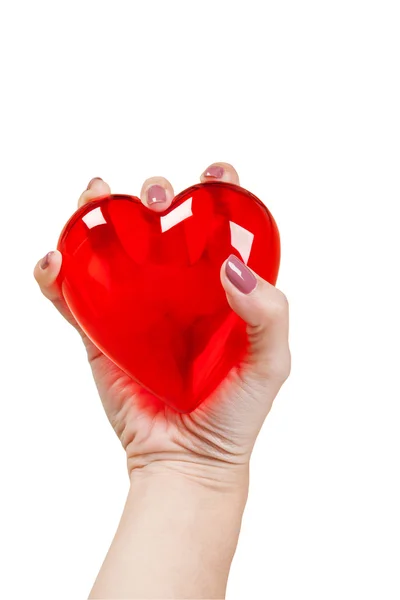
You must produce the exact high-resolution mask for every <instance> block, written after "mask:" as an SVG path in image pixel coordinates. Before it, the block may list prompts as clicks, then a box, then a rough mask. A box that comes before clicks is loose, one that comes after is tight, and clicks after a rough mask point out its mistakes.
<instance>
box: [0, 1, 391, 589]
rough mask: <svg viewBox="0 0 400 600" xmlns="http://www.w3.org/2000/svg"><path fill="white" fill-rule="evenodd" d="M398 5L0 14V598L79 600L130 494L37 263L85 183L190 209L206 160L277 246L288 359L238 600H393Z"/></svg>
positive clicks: (78, 354) (252, 511)
mask: <svg viewBox="0 0 400 600" xmlns="http://www.w3.org/2000/svg"><path fill="white" fill-rule="evenodd" d="M398 7H399V5H398V3H397V2H385V1H382V0H381V1H379V2H378V1H376V2H369V1H368V0H364V1H362V2H361V1H359V2H357V1H349V0H347V1H336V2H321V1H315V2H311V1H306V2H296V1H292V2H288V1H279V2H278V1H275V2H250V1H246V2H244V1H243V2H229V3H228V2H183V1H182V2H172V1H163V2H151V1H148V0H147V1H146V2H134V1H130V2H118V1H113V2H101V1H97V2H79V3H78V2H76V3H66V2H65V3H61V2H26V3H20V2H4V3H3V4H2V8H1V13H0V50H1V63H2V64H1V83H2V84H3V87H2V92H1V97H0V102H1V114H0V119H1V137H0V144H1V162H0V173H1V184H0V185H1V222H0V231H1V235H0V244H1V254H0V256H1V290H2V291H1V320H2V324H1V335H0V340H1V352H2V361H1V371H2V376H1V407H2V410H1V418H0V445H1V448H0V461H1V486H2V487H1V490H2V491H1V500H0V502H1V513H0V545H1V552H2V553H3V556H2V558H1V577H0V596H1V597H2V598H7V600H14V599H18V600H19V599H21V598H31V597H33V598H40V599H41V600H54V598H57V599H60V600H62V599H70V598H85V597H87V594H88V592H89V590H90V588H91V585H92V583H93V581H94V578H95V576H96V574H97V571H98V568H99V566H100V564H101V562H102V560H103V558H104V555H105V553H106V551H107V549H108V546H109V543H110V541H111V538H112V536H113V534H114V531H115V528H116V525H117V522H118V520H119V517H120V514H121V511H122V507H123V504H124V501H125V496H126V493H127V489H128V478H127V474H126V470H125V459H124V456H123V452H122V449H121V448H120V446H119V442H118V440H117V438H116V436H115V435H114V433H113V432H112V430H111V428H110V427H109V425H108V422H107V419H106V417H105V415H104V414H103V412H102V409H101V406H100V402H99V400H98V398H97V396H96V391H95V387H94V384H93V383H92V380H91V375H90V372H89V368H88V365H87V363H86V357H85V353H84V350H83V348H82V347H81V345H80V343H79V339H78V336H77V335H76V333H75V332H74V331H73V330H72V329H71V328H69V327H68V326H67V324H66V323H65V322H63V320H62V319H61V318H60V317H59V315H58V314H57V313H56V311H55V310H54V309H53V307H52V306H50V304H49V303H47V302H46V301H45V299H44V298H42V297H41V296H40V294H39V291H38V289H37V287H36V284H35V282H34V280H33V277H32V270H33V266H34V264H35V262H36V261H37V260H38V259H39V258H40V257H41V256H42V255H44V254H45V253H46V252H47V251H49V250H51V249H53V248H54V247H55V245H56V241H57V238H58V235H59V233H60V230H61V228H62V226H63V224H64V222H65V221H66V219H67V218H68V217H69V216H70V214H71V213H72V212H73V211H74V209H75V206H76V201H77V198H78V196H79V195H80V193H81V192H82V191H83V189H84V188H86V185H87V182H88V181H89V179H91V178H92V177H95V176H100V177H102V178H103V179H105V180H106V181H107V182H109V183H110V185H111V189H112V191H113V192H119V193H132V194H137V193H139V191H140V186H141V183H142V181H143V180H144V179H145V178H146V177H149V176H151V175H165V176H166V177H168V178H169V179H170V180H171V182H172V183H173V185H174V186H175V190H176V191H180V190H181V189H183V188H185V187H187V186H189V185H191V184H193V183H194V182H196V181H197V179H198V177H199V175H200V173H201V172H202V171H203V169H204V168H205V167H206V166H207V165H208V164H209V163H211V162H213V161H219V160H220V161H227V162H231V163H232V164H233V165H235V167H236V168H237V170H238V171H239V174H240V176H241V182H242V184H243V185H244V187H247V188H248V189H250V190H251V191H252V192H254V193H255V194H257V195H258V196H260V197H261V198H262V199H263V200H264V201H265V203H266V204H267V205H268V207H269V208H270V209H271V211H272V212H273V214H274V216H275V218H276V220H277V222H278V225H279V227H280V230H281V235H282V247H283V255H282V266H281V272H280V278H279V281H278V285H279V287H280V288H281V289H282V290H283V291H284V292H285V293H286V294H287V296H288V297H289V300H290V303H291V348H292V354H293V372H292V375H291V378H290V380H289V381H288V382H287V384H286V385H285V387H284V389H282V392H281V394H280V396H279V398H278V400H277V402H276V404H275V406H274V408H273V410H272V412H271V414H270V416H269V418H268V422H267V424H266V425H265V427H264V428H263V430H262V433H261V435H260V437H259V441H258V443H257V445H256V449H255V451H254V455H253V460H252V477H251V490H250V498H249V502H248V505H247V509H246V513H245V517H244V522H243V529H242V534H241V538H240V543H239V547H238V551H237V554H236V557H235V560H234V563H233V566H232V571H231V577H230V582H229V590H228V598H229V599H230V600H243V599H245V598H268V599H273V600H302V599H304V600H329V599H334V600H337V599H339V598H340V599H341V600H354V599H358V598H360V599H363V600H367V599H368V600H369V599H376V600H392V599H393V600H394V599H397V600H398V598H400V577H399V560H400V523H399V506H400V493H399V461H400V447H399V446H400V443H399V429H400V424H399V402H400V393H399V392H400V389H399V388H400V386H399V334H400V331H399V330H400V323H399V306H400V295H399V267H398V260H399V202H400V197H399V191H400V183H399V182H400V177H399V159H400V118H399V115H400V92H399V66H400V65H399V62H400V61H399V56H400V42H399V39H400V36H399V27H400V21H399V15H398V14H396V9H397V8H398Z"/></svg>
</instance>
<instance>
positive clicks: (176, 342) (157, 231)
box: [58, 183, 280, 412]
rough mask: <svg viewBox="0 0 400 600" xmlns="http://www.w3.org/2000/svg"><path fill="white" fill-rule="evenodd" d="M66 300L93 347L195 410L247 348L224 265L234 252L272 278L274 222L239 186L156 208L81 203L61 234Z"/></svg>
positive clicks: (125, 202)
mask: <svg viewBox="0 0 400 600" xmlns="http://www.w3.org/2000/svg"><path fill="white" fill-rule="evenodd" d="M58 249H59V250H60V251H61V253H62V255H63V265H62V270H61V273H60V278H59V280H60V283H61V289H62V293H63V295H64V298H65V300H66V302H67V304H68V306H69V308H70V309H71V311H72V313H73V315H74V316H75V318H76V320H77V321H78V323H79V324H80V325H81V327H82V329H83V330H84V331H85V332H86V334H87V335H88V336H89V338H90V339H91V340H92V341H93V342H94V344H95V345H96V346H97V347H98V348H99V349H100V350H101V351H102V352H104V354H106V355H107V356H108V357H109V358H110V359H111V360H112V361H114V363H116V364H117V365H118V366H119V367H120V368H121V369H123V371H125V372H126V373H127V374H128V375H130V376H131V377H132V378H133V379H134V380H136V381H137V382H138V383H139V384H140V385H141V386H143V387H144V388H146V389H147V390H149V391H150V392H151V393H152V394H154V395H155V396H157V397H158V398H160V399H162V400H163V401H164V402H165V403H166V404H168V405H169V406H171V407H173V408H174V409H176V410H177V411H180V412H190V411H191V410H193V409H194V408H195V407H196V406H198V404H199V403H200V402H202V401H203V400H204V399H205V398H207V397H208V396H209V395H210V394H211V393H212V392H213V391H214V390H215V388H216V387H217V386H218V385H219V384H220V383H221V382H222V380H223V379H224V378H225V377H226V375H227V374H228V372H229V371H230V370H231V369H232V367H234V366H237V365H239V363H240V361H241V360H242V358H243V355H244V353H245V352H246V330H245V324H244V322H243V321H242V320H241V319H240V318H239V317H237V316H236V315H235V314H234V313H233V311H232V310H231V308H230V307H229V305H228V302H227V300H226V295H225V292H224V290H223V288H222V285H221V282H220V269H221V265H222V263H223V262H224V260H225V259H226V258H227V257H228V256H229V254H235V255H236V256H237V257H238V258H240V259H241V260H243V261H244V262H245V263H246V264H247V265H248V266H249V267H250V268H252V269H253V270H254V271H255V272H256V273H258V274H259V275H260V276H261V277H263V278H264V279H267V280H268V281H269V282H270V283H273V284H275V282H276V278H277V275H278V269H279V257H280V245H279V234H278V229H277V227H276V224H275V221H274V220H273V218H272V216H271V214H270V213H269V211H268V210H267V209H266V207H265V206H264V204H262V202H261V201H260V200H258V199H257V198H256V197H255V196H253V195H252V194H250V192H247V191H246V190H244V189H243V188H240V187H238V186H234V185H230V184H226V183H205V184H199V185H195V186H193V187H191V188H189V189H187V190H185V191H184V192H182V193H181V194H179V196H177V197H176V198H175V200H174V202H173V204H172V205H171V207H170V208H169V209H168V210H166V211H165V212H163V213H156V212H154V211H151V210H150V209H148V208H146V207H145V206H143V204H142V203H141V202H140V200H139V199H137V198H134V197H132V196H123V195H112V196H107V197H104V198H101V199H99V200H96V201H95V202H92V203H90V204H87V205H86V206H84V207H82V208H80V209H79V210H78V211H77V212H76V213H75V214H74V215H73V216H72V217H71V219H70V220H69V221H68V223H67V224H66V226H65V227H64V229H63V232H62V233H61V236H60V240H59V243H58Z"/></svg>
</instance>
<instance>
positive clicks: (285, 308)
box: [267, 290, 289, 320]
mask: <svg viewBox="0 0 400 600" xmlns="http://www.w3.org/2000/svg"><path fill="white" fill-rule="evenodd" d="M267 312H268V315H269V317H270V318H271V319H273V320H280V319H284V318H286V317H287V314H288V312H289V302H288V299H287V298H286V296H285V294H283V293H282V292H281V291H279V290H276V294H274V298H273V299H272V300H271V301H270V302H268V304H267Z"/></svg>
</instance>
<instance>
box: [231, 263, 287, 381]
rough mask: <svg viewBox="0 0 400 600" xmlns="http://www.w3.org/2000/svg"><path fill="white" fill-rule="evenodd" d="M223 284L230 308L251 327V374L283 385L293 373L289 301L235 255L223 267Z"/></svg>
mask: <svg viewBox="0 0 400 600" xmlns="http://www.w3.org/2000/svg"><path fill="white" fill-rule="evenodd" d="M221 283H222V285H223V287H224V289H225V291H226V295H227V300H228V302H229V305H230V306H231V308H232V309H233V310H234V312H235V313H236V314H237V315H239V316H240V317H241V318H242V319H243V320H244V321H245V322H246V323H247V333H248V339H249V343H250V350H249V355H248V358H247V363H248V364H247V367H248V373H249V374H252V375H256V376H257V377H261V378H265V377H267V378H268V379H270V380H271V379H272V380H274V381H276V383H278V384H279V385H281V384H282V383H283V382H284V381H285V379H287V377H288V376H289V372H290V351H289V342H288V336H289V309H288V303H287V300H286V297H285V296H284V294H283V293H282V292H281V291H279V290H278V289H276V288H275V287H274V286H273V285H271V284H270V283H268V282H267V281H265V280H264V279H262V278H261V277H259V276H258V275H256V274H255V273H254V272H253V271H252V270H251V269H249V268H248V267H247V266H246V265H245V264H244V263H243V262H242V261H241V260H239V259H238V258H237V257H236V256H234V255H231V256H230V257H229V258H228V259H227V260H226V261H225V262H224V264H223V265H222V267H221Z"/></svg>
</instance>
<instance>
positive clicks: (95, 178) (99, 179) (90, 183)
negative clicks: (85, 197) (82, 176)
mask: <svg viewBox="0 0 400 600" xmlns="http://www.w3.org/2000/svg"><path fill="white" fill-rule="evenodd" d="M95 181H103V180H102V178H101V177H93V179H91V180H90V181H89V183H88V186H87V188H86V189H87V190H90V187H91V185H92V183H94V182H95Z"/></svg>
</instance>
